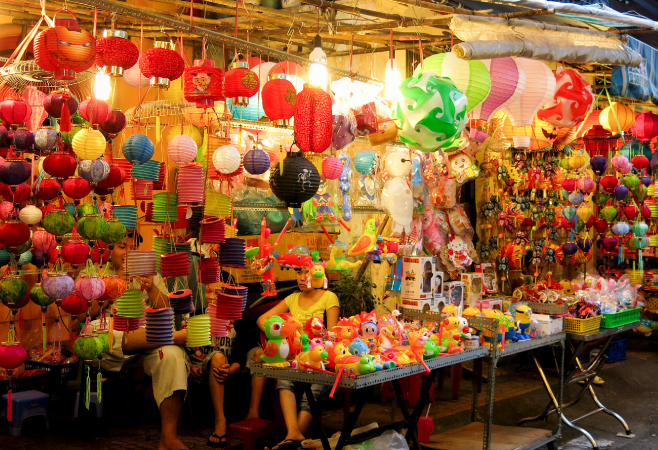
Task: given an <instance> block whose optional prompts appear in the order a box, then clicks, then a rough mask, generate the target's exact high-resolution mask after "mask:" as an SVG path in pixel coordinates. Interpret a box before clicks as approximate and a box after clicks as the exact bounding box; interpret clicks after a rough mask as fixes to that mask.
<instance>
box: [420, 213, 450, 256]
mask: <svg viewBox="0 0 658 450" xmlns="http://www.w3.org/2000/svg"><path fill="white" fill-rule="evenodd" d="M422 221H423V240H424V241H425V244H426V245H427V247H428V248H429V249H430V250H431V251H432V253H437V252H438V251H439V249H440V248H441V247H445V245H446V241H445V239H444V238H443V236H442V235H441V232H440V231H439V224H437V223H436V221H435V220H434V213H433V212H432V210H431V209H429V208H427V209H426V211H425V214H423V215H422Z"/></svg>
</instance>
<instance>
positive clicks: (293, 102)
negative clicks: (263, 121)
mask: <svg viewBox="0 0 658 450" xmlns="http://www.w3.org/2000/svg"><path fill="white" fill-rule="evenodd" d="M263 78H265V77H263ZM261 79H262V78H261ZM262 97H263V109H264V111H265V115H267V118H268V119H270V120H271V121H272V125H274V126H275V127H284V126H288V122H289V119H290V118H291V117H292V116H293V115H294V114H295V110H296V109H297V90H296V89H295V86H294V85H293V84H292V83H291V82H290V81H288V79H287V78H286V74H284V73H275V74H272V75H270V76H269V80H268V81H267V82H266V83H265V84H264V86H263V94H262Z"/></svg>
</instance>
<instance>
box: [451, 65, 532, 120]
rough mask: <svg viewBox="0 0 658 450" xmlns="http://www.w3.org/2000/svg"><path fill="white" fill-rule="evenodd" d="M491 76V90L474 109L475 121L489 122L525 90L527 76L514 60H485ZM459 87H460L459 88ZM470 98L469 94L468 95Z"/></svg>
mask: <svg viewBox="0 0 658 450" xmlns="http://www.w3.org/2000/svg"><path fill="white" fill-rule="evenodd" d="M482 63H483V64H484V65H485V67H486V68H487V69H488V70H489V75H490V76H491V90H490V91H489V95H488V96H487V97H486V99H485V100H484V101H483V102H482V103H480V104H479V105H477V106H476V107H475V108H473V109H472V111H471V113H472V115H473V119H479V120H484V121H487V122H488V121H489V120H491V118H492V117H493V115H494V114H495V113H496V112H497V111H499V110H500V109H502V108H503V107H504V106H505V105H506V104H507V103H512V102H514V101H515V100H516V99H517V98H518V97H519V96H520V95H521V94H522V93H523V91H524V90H525V85H526V75H525V72H524V71H523V68H522V67H521V66H520V65H519V64H517V63H516V60H515V59H514V58H511V57H509V56H507V57H504V58H494V59H483V60H482ZM458 87H459V86H458ZM467 96H468V94H467Z"/></svg>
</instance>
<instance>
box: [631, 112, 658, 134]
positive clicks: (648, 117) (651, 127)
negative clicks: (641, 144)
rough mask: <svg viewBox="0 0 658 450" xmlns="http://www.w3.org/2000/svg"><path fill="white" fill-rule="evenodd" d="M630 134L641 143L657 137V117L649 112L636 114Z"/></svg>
mask: <svg viewBox="0 0 658 450" xmlns="http://www.w3.org/2000/svg"><path fill="white" fill-rule="evenodd" d="M631 133H633V136H635V137H636V138H638V139H639V140H641V141H650V140H651V139H653V138H655V137H656V136H658V115H657V114H654V113H652V112H651V111H642V112H641V113H639V114H637V115H636V116H635V124H634V125H633V127H632V128H631Z"/></svg>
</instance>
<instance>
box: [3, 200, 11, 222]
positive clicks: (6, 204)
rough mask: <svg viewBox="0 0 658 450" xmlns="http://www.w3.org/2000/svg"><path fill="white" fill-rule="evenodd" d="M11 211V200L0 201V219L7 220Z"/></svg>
mask: <svg viewBox="0 0 658 450" xmlns="http://www.w3.org/2000/svg"><path fill="white" fill-rule="evenodd" d="M13 211H14V204H13V203H12V202H8V201H4V202H2V203H0V220H3V221H4V220H7V219H8V218H9V215H10V214H11V213H12V212H13Z"/></svg>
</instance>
